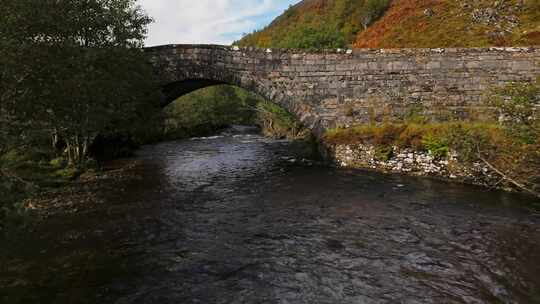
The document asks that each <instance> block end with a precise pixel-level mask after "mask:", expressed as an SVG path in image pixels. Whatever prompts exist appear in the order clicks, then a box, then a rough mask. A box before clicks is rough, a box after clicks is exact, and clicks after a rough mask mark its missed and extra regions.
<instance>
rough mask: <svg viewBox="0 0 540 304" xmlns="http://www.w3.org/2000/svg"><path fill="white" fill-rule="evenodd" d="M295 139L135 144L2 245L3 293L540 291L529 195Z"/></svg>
mask: <svg viewBox="0 0 540 304" xmlns="http://www.w3.org/2000/svg"><path fill="white" fill-rule="evenodd" d="M293 151H294V149H293V147H292V144H291V143H289V142H287V141H275V140H269V139H265V138H263V137H261V136H259V135H255V134H234V133H233V134H223V135H221V136H218V137H210V138H199V139H193V140H184V141H174V142H167V143H162V144H158V145H154V146H148V147H145V148H143V149H142V150H141V151H139V152H138V155H137V157H136V159H137V160H138V161H140V164H139V165H138V166H136V167H135V168H133V171H134V173H133V174H136V175H137V176H138V178H135V179H131V180H130V181H129V182H125V183H119V184H118V185H115V186H114V187H111V188H109V189H108V190H107V191H99V193H94V195H95V196H97V197H99V198H100V201H101V202H102V203H101V204H99V205H98V206H97V207H94V208H91V211H86V212H82V211H79V212H74V213H70V214H66V215H58V216H55V217H51V219H49V220H47V221H46V222H45V223H44V224H43V225H42V226H41V227H38V228H37V230H36V231H34V232H33V233H32V234H31V236H27V237H21V238H19V239H18V240H17V241H12V242H11V243H10V245H9V246H12V247H10V248H3V249H4V251H6V252H8V253H5V254H6V255H7V256H8V257H9V258H7V259H4V264H3V268H2V269H0V270H1V271H2V272H0V300H3V303H117V304H131V303H160V304H161V303H202V304H209V303H309V304H314V303H329V304H330V303H332V304H334V303H359V304H361V303H540V218H539V217H538V216H537V215H535V213H533V212H531V211H528V210H527V209H526V208H523V206H527V205H528V204H530V203H531V202H532V201H531V199H530V198H528V197H525V196H520V195H516V194H508V193H503V192H496V191H488V190H485V189H482V188H477V187H471V186H463V185H457V184H449V183H447V182H441V181H435V180H430V179H424V178H411V177H403V176H397V175H381V174H376V173H371V172H366V171H360V170H343V169H333V168H329V167H323V166H317V165H313V164H310V163H309V162H305V161H301V159H300V158H298V157H297V156H295V155H293ZM9 252H12V253H13V254H12V255H11V256H10V255H9ZM15 252H16V254H15ZM6 261H7V262H6ZM6 263H7V264H6Z"/></svg>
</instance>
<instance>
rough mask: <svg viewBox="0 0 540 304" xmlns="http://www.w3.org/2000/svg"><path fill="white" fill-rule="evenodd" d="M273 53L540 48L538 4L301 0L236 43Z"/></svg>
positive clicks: (515, 0)
mask: <svg viewBox="0 0 540 304" xmlns="http://www.w3.org/2000/svg"><path fill="white" fill-rule="evenodd" d="M235 44H236V45H240V46H257V47H274V48H307V49H309V48H343V47H347V46H353V47H356V48H400V47H481V46H515V45H538V44H540V0H475V1H465V0H393V1H390V0H304V1H302V2H300V3H298V4H297V5H294V6H292V7H290V8H289V9H288V10H287V11H285V13H283V14H282V15H281V16H279V17H278V18H276V19H275V20H274V21H273V22H272V23H271V24H270V25H268V26H267V27H265V28H264V29H262V30H260V31H256V32H254V33H252V34H249V35H247V36H245V37H244V38H242V39H241V40H240V41H238V42H236V43H235Z"/></svg>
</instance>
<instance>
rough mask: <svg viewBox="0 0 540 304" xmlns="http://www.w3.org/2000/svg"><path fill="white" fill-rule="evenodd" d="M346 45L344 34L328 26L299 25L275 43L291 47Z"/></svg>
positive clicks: (342, 46) (282, 46)
mask: <svg viewBox="0 0 540 304" xmlns="http://www.w3.org/2000/svg"><path fill="white" fill-rule="evenodd" d="M346 46H347V41H346V40H345V36H344V34H343V33H342V32H340V31H339V30H338V29H337V28H334V27H330V26H324V27H322V28H313V27H309V26H300V27H298V28H296V29H295V30H294V31H292V32H291V33H290V34H289V35H288V36H287V37H284V38H283V40H282V41H280V42H278V43H277V44H276V47H278V48H292V49H336V48H344V47H346Z"/></svg>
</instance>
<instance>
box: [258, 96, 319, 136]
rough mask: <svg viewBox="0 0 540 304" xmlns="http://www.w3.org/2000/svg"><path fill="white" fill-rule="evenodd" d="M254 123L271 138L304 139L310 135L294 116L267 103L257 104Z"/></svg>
mask: <svg viewBox="0 0 540 304" xmlns="http://www.w3.org/2000/svg"><path fill="white" fill-rule="evenodd" d="M255 123H256V124H257V125H259V126H261V128H262V131H263V133H264V134H265V135H266V136H269V137H273V138H287V139H306V138H308V137H309V136H310V135H311V133H310V131H309V130H307V129H306V128H305V127H304V126H303V125H302V124H301V123H300V122H299V121H298V119H297V118H296V117H295V116H293V115H292V114H291V113H289V112H288V111H286V110H285V109H283V108H282V107H279V106H277V105H276V104H274V103H271V102H268V101H260V102H258V103H257V106H256V117H255Z"/></svg>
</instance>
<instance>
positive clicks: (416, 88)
mask: <svg viewBox="0 0 540 304" xmlns="http://www.w3.org/2000/svg"><path fill="white" fill-rule="evenodd" d="M145 51H146V52H147V53H148V54H149V55H150V60H151V63H152V65H153V67H154V69H155V74H156V76H157V77H158V79H159V81H160V85H161V87H162V89H163V90H162V92H163V103H164V104H165V103H167V102H171V101H172V100H174V99H176V98H177V97H179V96H181V95H183V94H186V93H189V92H191V91H194V90H196V89H199V88H203V87H206V86H210V85H215V84H230V85H234V86H238V87H240V88H243V89H246V90H248V91H251V92H254V93H257V94H258V95H260V96H262V97H264V98H265V99H267V100H269V101H271V102H274V103H276V104H278V105H280V106H281V107H283V108H285V109H287V110H288V111H289V112H291V113H293V114H295V115H296V116H297V117H298V118H299V120H300V121H301V122H302V123H304V124H305V125H306V126H307V127H308V128H310V129H312V130H313V131H314V133H315V134H321V133H322V132H324V130H325V129H326V128H330V127H336V126H349V125H354V124H358V123H365V122H369V121H370V120H371V119H372V115H373V113H384V115H388V116H390V117H389V118H398V117H400V116H401V115H403V113H404V112H406V111H407V107H409V106H411V105H413V106H417V105H420V106H422V107H423V108H424V109H425V112H424V114H425V115H428V116H429V115H434V114H435V111H437V110H440V109H443V110H445V111H448V112H451V113H455V114H456V115H462V116H466V115H467V111H468V110H469V109H478V107H480V106H482V104H483V103H482V102H483V98H484V97H485V92H486V90H488V89H490V88H491V87H494V86H501V85H504V84H507V83H510V82H516V81H532V80H534V79H536V77H538V75H540V48H539V47H522V48H463V49H457V48H453V49H386V50H385V49H362V50H332V51H319V52H315V53H308V52H306V51H301V50H265V49H256V48H238V47H228V46H217V45H168V46H158V47H152V48H147V49H145Z"/></svg>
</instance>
